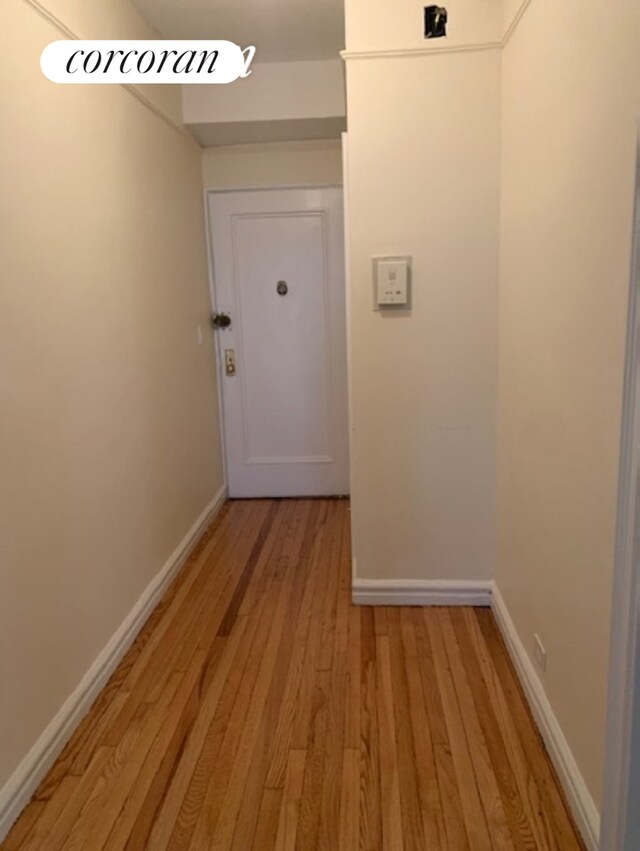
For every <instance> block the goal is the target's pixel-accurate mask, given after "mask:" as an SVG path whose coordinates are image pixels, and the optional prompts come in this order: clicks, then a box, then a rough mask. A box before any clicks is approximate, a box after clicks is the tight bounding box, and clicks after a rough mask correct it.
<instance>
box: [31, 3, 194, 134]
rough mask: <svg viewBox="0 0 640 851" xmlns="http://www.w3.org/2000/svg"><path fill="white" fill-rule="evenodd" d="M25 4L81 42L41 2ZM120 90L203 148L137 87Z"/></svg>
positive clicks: (124, 86) (62, 31)
mask: <svg viewBox="0 0 640 851" xmlns="http://www.w3.org/2000/svg"><path fill="white" fill-rule="evenodd" d="M25 3H26V4H27V5H28V6H30V7H31V8H32V9H33V11H34V12H36V14H38V15H39V16H40V17H41V18H43V19H44V20H45V21H47V23H49V24H51V26H53V27H55V29H57V30H58V32H59V33H61V34H62V35H63V36H65V38H68V39H71V40H73V41H80V40H81V37H80V36H79V35H78V34H77V33H75V32H74V31H73V30H72V29H71V28H70V27H68V26H67V25H66V24H65V23H64V21H62V20H61V19H60V18H58V17H57V16H56V15H54V14H53V12H51V11H50V10H49V9H47V7H46V6H45V5H44V4H43V3H41V2H40V1H39V0H25ZM118 86H119V88H121V89H123V91H125V92H127V93H128V94H130V95H132V97H134V98H135V99H136V100H137V101H138V102H139V103H141V104H142V106H144V107H146V108H147V109H148V110H149V111H150V112H152V113H153V114H154V115H155V116H157V117H158V118H159V119H160V120H161V121H163V122H164V123H165V124H166V125H167V126H168V127H171V129H172V130H175V131H176V132H177V133H179V134H180V135H181V136H183V137H184V138H185V139H187V140H188V141H189V142H190V143H191V144H192V145H195V146H196V147H197V148H201V145H200V144H199V143H198V142H197V141H196V140H195V139H194V138H193V136H192V135H191V133H190V132H189V131H188V130H187V129H186V128H185V127H183V126H182V125H181V124H178V123H177V122H176V121H174V120H173V119H172V118H171V117H170V116H168V115H167V114H166V113H165V112H163V111H162V110H161V109H160V107H158V106H156V105H155V104H154V103H153V101H151V100H149V98H148V97H146V95H144V94H143V93H142V92H141V91H140V89H138V87H137V86H134V85H131V84H128V83H118Z"/></svg>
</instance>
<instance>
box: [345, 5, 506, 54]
mask: <svg viewBox="0 0 640 851" xmlns="http://www.w3.org/2000/svg"><path fill="white" fill-rule="evenodd" d="M506 1H507V3H509V2H513V0H506ZM428 5H432V4H430V3H416V2H415V0H394V2H393V3H389V0H366V1H365V0H346V3H345V12H346V36H347V52H351V51H366V50H374V51H375V50H395V49H399V50H422V49H424V48H425V47H428V48H430V49H431V48H432V49H434V50H441V49H443V48H445V49H448V48H451V47H458V46H460V45H468V44H477V43H484V42H498V41H499V40H500V38H501V37H502V30H503V24H502V16H503V8H502V0H447V2H446V3H443V4H442V5H444V6H446V8H447V12H448V24H447V38H446V39H436V40H434V41H430V42H425V39H424V7H425V6H428Z"/></svg>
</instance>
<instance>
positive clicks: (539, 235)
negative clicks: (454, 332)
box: [497, 0, 640, 851]
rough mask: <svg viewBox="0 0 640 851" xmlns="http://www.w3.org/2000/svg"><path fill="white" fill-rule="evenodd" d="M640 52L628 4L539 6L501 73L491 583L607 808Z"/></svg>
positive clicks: (636, 22) (592, 0)
mask: <svg viewBox="0 0 640 851" xmlns="http://www.w3.org/2000/svg"><path fill="white" fill-rule="evenodd" d="M639 44H640V7H638V4H637V3H636V2H634V0H621V2H620V3H617V4H615V6H602V4H601V3H599V2H596V0H567V2H564V3H553V2H551V0H532V2H531V3H530V5H529V7H528V9H527V11H526V12H525V15H524V17H523V18H522V20H521V22H520V24H519V25H518V28H517V29H516V31H515V33H514V35H513V37H512V39H511V40H510V41H509V43H508V45H507V47H506V49H505V52H504V65H503V90H504V98H503V173H502V183H503V207H502V232H501V244H502V257H501V302H500V305H501V306H500V404H499V507H500V508H499V519H500V522H499V558H498V565H497V582H498V585H499V587H500V589H501V591H502V594H503V596H504V598H505V600H506V603H507V606H508V608H509V611H510V613H511V616H512V618H513V620H514V622H515V625H516V628H517V630H518V632H519V634H520V637H521V639H522V641H523V643H524V645H525V647H526V648H527V650H528V651H529V652H530V653H531V652H532V648H533V634H534V633H535V632H537V633H539V634H540V636H541V638H542V641H543V642H544V644H545V646H546V650H547V671H546V674H545V675H543V676H542V681H543V684H544V687H545V689H546V691H547V695H548V697H549V699H550V701H551V704H552V706H553V709H554V712H555V714H556V716H557V718H558V720H559V722H560V724H561V726H562V729H563V731H564V733H565V735H566V737H567V740H568V742H569V745H570V747H571V749H572V751H573V754H574V756H575V758H576V760H577V762H578V766H579V769H580V771H581V772H582V774H583V776H584V778H585V780H586V783H587V785H588V787H589V790H590V792H591V794H592V796H593V798H594V800H595V803H596V805H598V806H599V805H600V802H601V800H602V769H603V751H604V731H605V704H606V685H607V663H608V648H609V624H610V614H611V612H610V600H611V588H612V569H613V554H614V528H615V509H616V487H617V467H618V452H619V435H620V412H621V398H622V379H623V360H624V351H625V349H624V345H625V322H626V309H627V296H628V287H629V277H630V261H631V234H632V209H633V192H634V167H635V146H636V134H637V122H638V119H639V118H640V53H639V52H638V45H639ZM607 851H608V849H607Z"/></svg>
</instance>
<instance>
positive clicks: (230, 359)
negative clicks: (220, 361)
mask: <svg viewBox="0 0 640 851" xmlns="http://www.w3.org/2000/svg"><path fill="white" fill-rule="evenodd" d="M224 371H225V374H226V375H235V374H236V353H235V351H234V350H233V349H225V350H224Z"/></svg>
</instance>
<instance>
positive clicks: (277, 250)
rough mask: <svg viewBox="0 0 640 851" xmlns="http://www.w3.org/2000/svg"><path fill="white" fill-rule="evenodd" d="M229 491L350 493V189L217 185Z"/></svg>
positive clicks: (213, 217) (212, 216) (217, 298)
mask: <svg viewBox="0 0 640 851" xmlns="http://www.w3.org/2000/svg"><path fill="white" fill-rule="evenodd" d="M209 223H210V228H211V244H212V247H213V266H214V293H213V303H214V310H215V312H216V313H218V314H220V313H225V314H228V315H229V317H230V318H231V324H230V326H229V327H228V328H225V329H219V330H217V331H216V334H217V335H218V344H219V353H220V357H221V364H222V401H223V408H224V432H225V446H226V458H227V477H228V482H229V494H230V496H232V497H260V496H322V495H334V494H347V493H348V492H349V474H348V469H349V461H348V418H347V364H346V322H345V285H344V228H343V211H342V191H341V190H340V189H337V188H318V189H278V190H265V191H251V192H220V193H211V194H210V195H209Z"/></svg>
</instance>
